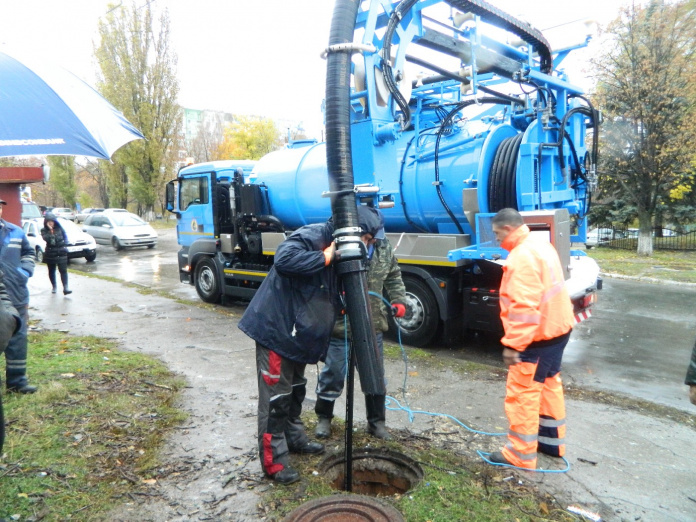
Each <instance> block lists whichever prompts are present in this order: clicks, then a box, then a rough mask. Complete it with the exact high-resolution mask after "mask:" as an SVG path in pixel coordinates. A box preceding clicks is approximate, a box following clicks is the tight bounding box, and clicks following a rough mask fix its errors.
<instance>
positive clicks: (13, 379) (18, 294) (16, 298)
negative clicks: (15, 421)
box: [0, 200, 36, 393]
mask: <svg viewBox="0 0 696 522" xmlns="http://www.w3.org/2000/svg"><path fill="white" fill-rule="evenodd" d="M5 205H7V203H6V202H5V201H2V200H0V270H2V273H3V274H4V283H5V288H6V289H7V293H8V295H9V296H10V300H11V301H12V306H14V307H15V308H16V309H17V312H18V313H19V316H20V318H21V320H22V324H21V327H20V328H19V329H18V330H17V331H16V332H15V333H14V335H13V336H12V338H11V339H10V342H9V344H8V345H7V348H6V349H5V365H6V371H5V377H6V379H7V380H6V382H5V386H6V387H7V390H8V391H14V392H19V393H34V392H35V391H36V386H31V385H30V384H29V382H28V380H27V328H28V323H29V289H28V288H27V282H28V281H29V278H30V277H31V276H32V275H34V266H35V263H34V249H33V248H32V247H31V245H30V244H29V240H28V239H27V236H25V235H24V232H23V231H22V229H21V228H20V227H18V226H17V225H15V224H13V223H9V222H8V221H5V220H4V219H2V209H3V207H4V206H5Z"/></svg>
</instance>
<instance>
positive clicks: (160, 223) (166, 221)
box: [150, 212, 176, 230]
mask: <svg viewBox="0 0 696 522" xmlns="http://www.w3.org/2000/svg"><path fill="white" fill-rule="evenodd" d="M150 226H151V227H152V228H154V229H155V230H167V229H174V228H176V218H175V217H174V215H173V214H170V213H169V212H167V213H166V215H165V216H164V218H162V219H155V220H153V221H150Z"/></svg>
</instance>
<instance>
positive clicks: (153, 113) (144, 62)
mask: <svg viewBox="0 0 696 522" xmlns="http://www.w3.org/2000/svg"><path fill="white" fill-rule="evenodd" d="M110 8H111V9H110V10H109V11H108V13H107V14H106V16H105V18H104V19H103V20H100V22H99V35H100V37H101V41H100V44H99V45H98V46H97V47H96V49H95V55H96V57H97V60H98V62H99V68H100V76H99V81H98V86H99V90H100V91H101V93H102V94H103V95H104V97H105V98H106V99H107V100H109V101H110V102H111V103H112V104H113V105H114V106H115V107H116V108H118V109H119V110H121V111H122V112H123V114H124V116H125V117H126V118H127V119H128V120H129V121H130V122H131V123H133V124H134V125H135V126H136V127H138V128H139V129H140V130H141V132H142V133H143V135H144V136H145V138H146V139H145V140H138V141H135V142H131V143H129V144H128V145H126V146H125V147H123V148H121V149H119V150H118V151H117V152H116V154H115V155H114V164H113V165H107V166H106V167H105V169H106V170H107V172H108V174H107V175H108V178H109V181H110V183H109V196H110V199H112V200H114V201H113V202H114V203H117V204H119V205H120V206H122V207H125V206H126V205H127V204H128V202H129V199H130V198H131V197H132V198H133V199H134V200H135V202H136V203H137V204H138V207H139V208H141V209H143V210H144V211H151V210H153V209H154V206H155V204H156V203H158V202H160V201H162V200H163V198H162V194H163V192H164V185H165V180H166V179H169V178H170V177H172V176H173V174H172V173H173V171H174V160H173V158H175V157H176V154H173V153H172V149H173V148H174V147H176V145H177V144H178V143H177V140H178V135H179V132H180V126H181V119H180V107H179V106H178V105H177V103H176V99H177V95H178V93H179V84H178V81H177V79H176V61H177V59H176V54H175V53H174V52H173V51H172V49H171V48H170V46H169V17H168V14H167V11H166V10H165V11H164V12H163V13H162V15H161V16H160V18H159V21H158V23H157V29H158V32H157V33H156V32H155V29H154V24H153V16H152V12H151V9H150V2H147V3H145V4H144V5H142V6H138V7H136V5H135V4H133V5H132V6H131V8H130V9H127V8H125V7H120V6H110ZM112 183H113V185H112ZM162 210H163V209H162Z"/></svg>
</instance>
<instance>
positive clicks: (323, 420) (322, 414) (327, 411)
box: [314, 397, 334, 439]
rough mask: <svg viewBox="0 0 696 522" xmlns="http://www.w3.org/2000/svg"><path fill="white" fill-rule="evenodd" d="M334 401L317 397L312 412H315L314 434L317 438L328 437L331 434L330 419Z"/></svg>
mask: <svg viewBox="0 0 696 522" xmlns="http://www.w3.org/2000/svg"><path fill="white" fill-rule="evenodd" d="M333 408H334V401H327V400H326V399H322V398H321V397H317V403H316V405H315V406H314V413H316V414H317V427H316V428H315V429H314V435H315V436H316V438H318V439H328V438H329V437H330V436H331V419H332V418H333Z"/></svg>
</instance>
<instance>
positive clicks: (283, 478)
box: [266, 466, 300, 484]
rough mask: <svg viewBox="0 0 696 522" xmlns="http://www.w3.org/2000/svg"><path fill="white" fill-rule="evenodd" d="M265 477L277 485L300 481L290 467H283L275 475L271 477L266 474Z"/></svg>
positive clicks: (294, 470)
mask: <svg viewBox="0 0 696 522" xmlns="http://www.w3.org/2000/svg"><path fill="white" fill-rule="evenodd" d="M266 476H267V477H268V478H270V479H272V480H273V481H275V482H277V483H278V484H292V483H293V482H297V481H298V480H300V473H299V472H298V471H297V470H296V469H294V468H291V467H290V466H285V467H284V468H283V469H281V470H280V471H278V472H277V473H274V474H273V475H268V474H267V475H266Z"/></svg>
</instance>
